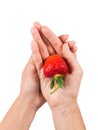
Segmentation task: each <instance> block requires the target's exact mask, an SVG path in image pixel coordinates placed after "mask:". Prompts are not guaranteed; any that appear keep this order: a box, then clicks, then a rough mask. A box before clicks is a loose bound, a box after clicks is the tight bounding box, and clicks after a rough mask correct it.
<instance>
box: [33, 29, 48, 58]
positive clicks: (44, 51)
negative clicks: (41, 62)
mask: <svg viewBox="0 0 98 130" xmlns="http://www.w3.org/2000/svg"><path fill="white" fill-rule="evenodd" d="M31 32H32V36H33V38H34V40H35V41H37V44H38V47H39V49H40V53H41V56H42V58H43V59H46V58H47V57H48V56H49V53H48V50H47V47H46V45H45V43H44V42H43V40H42V38H41V36H40V34H39V32H38V30H37V29H36V28H35V27H33V28H32V29H31Z"/></svg>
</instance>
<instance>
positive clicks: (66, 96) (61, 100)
mask: <svg viewBox="0 0 98 130" xmlns="http://www.w3.org/2000/svg"><path fill="white" fill-rule="evenodd" d="M41 31H42V33H43V35H44V36H45V38H46V39H47V41H48V44H50V45H49V46H50V47H51V48H52V49H53V51H54V50H55V51H54V54H55V53H59V54H60V55H62V56H63V58H65V60H66V61H67V62H68V65H69V67H70V73H69V74H68V75H67V76H66V80H65V83H64V86H63V89H59V90H58V91H56V92H55V93H53V94H52V95H50V91H51V90H50V82H51V78H46V77H45V76H44V74H43V62H44V60H45V58H47V57H48V56H49V55H50V52H49V50H48V49H47V48H48V47H47V46H46V45H47V44H46V43H45V41H44V40H43V39H42V37H41V35H40V33H39V31H38V29H37V28H33V30H32V35H33V38H34V39H35V40H34V41H33V42H32V52H33V58H34V61H35V65H36V68H37V71H38V74H39V78H40V85H41V91H42V94H43V96H44V97H45V99H46V100H47V102H48V103H49V105H50V107H51V108H54V107H60V106H64V107H65V106H66V107H67V106H70V105H72V104H73V103H74V102H77V96H78V91H79V86H80V82H81V78H82V69H81V67H80V65H79V63H78V62H77V60H76V56H75V52H76V49H77V48H76V46H75V45H74V42H73V41H72V42H71V41H65V43H62V41H61V40H60V39H59V38H58V37H57V36H56V35H55V34H54V33H53V32H52V31H51V30H50V29H49V28H48V27H46V26H44V27H41ZM43 46H44V47H45V48H46V50H45V51H43V50H44V49H45V48H44V49H43V48H42V47H43ZM35 50H36V53H34V52H35Z"/></svg>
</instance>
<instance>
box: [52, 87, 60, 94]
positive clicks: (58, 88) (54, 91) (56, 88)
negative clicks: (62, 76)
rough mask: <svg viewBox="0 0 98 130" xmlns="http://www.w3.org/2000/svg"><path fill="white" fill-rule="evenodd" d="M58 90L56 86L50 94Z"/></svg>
mask: <svg viewBox="0 0 98 130" xmlns="http://www.w3.org/2000/svg"><path fill="white" fill-rule="evenodd" d="M58 89H59V86H57V87H56V88H55V89H54V90H53V91H52V92H50V94H53V93H54V92H55V91H57V90H58Z"/></svg>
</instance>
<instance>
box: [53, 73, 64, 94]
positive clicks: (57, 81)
mask: <svg viewBox="0 0 98 130" xmlns="http://www.w3.org/2000/svg"><path fill="white" fill-rule="evenodd" d="M64 80H65V77H64V76H63V75H55V76H54V77H53V79H52V81H51V84H50V88H51V89H53V88H54V87H55V89H54V90H53V91H52V92H50V94H53V93H54V92H55V91H57V90H58V89H59V88H62V86H63V84H64ZM55 85H56V86H55Z"/></svg>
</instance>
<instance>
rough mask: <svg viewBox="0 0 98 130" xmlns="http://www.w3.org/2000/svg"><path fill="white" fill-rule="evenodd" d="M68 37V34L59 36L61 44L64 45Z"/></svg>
mask: <svg viewBox="0 0 98 130" xmlns="http://www.w3.org/2000/svg"><path fill="white" fill-rule="evenodd" d="M68 37H69V35H68V34H63V35H61V36H59V39H60V40H61V41H62V43H65V42H66V40H68Z"/></svg>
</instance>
